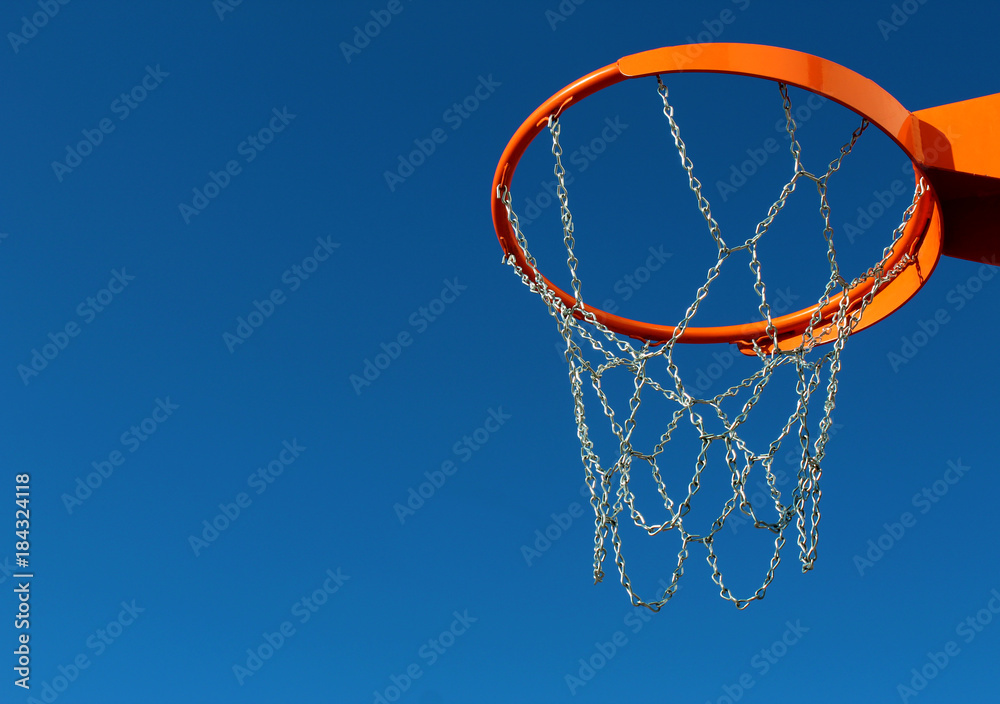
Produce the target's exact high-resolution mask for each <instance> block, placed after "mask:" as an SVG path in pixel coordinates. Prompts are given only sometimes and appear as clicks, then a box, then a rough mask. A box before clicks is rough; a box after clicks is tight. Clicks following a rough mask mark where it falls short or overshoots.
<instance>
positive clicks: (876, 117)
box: [491, 44, 1000, 354]
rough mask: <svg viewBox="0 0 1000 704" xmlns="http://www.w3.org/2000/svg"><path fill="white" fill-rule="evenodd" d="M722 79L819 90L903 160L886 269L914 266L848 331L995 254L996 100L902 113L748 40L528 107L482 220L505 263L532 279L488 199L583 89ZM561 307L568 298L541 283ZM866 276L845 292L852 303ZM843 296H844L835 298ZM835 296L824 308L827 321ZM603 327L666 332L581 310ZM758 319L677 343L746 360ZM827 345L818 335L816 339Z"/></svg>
mask: <svg viewBox="0 0 1000 704" xmlns="http://www.w3.org/2000/svg"><path fill="white" fill-rule="evenodd" d="M691 72H700V73H724V74H735V75H741V76H753V77H757V78H764V79H768V80H772V81H778V82H782V83H786V84H788V85H791V86H797V87H799V88H804V89H806V90H809V91H812V92H813V93H817V94H819V95H822V96H824V97H826V98H829V99H830V100H833V101H835V102H837V103H840V104H841V105H843V106H845V107H847V108H849V109H850V110H853V111H854V112H856V113H858V114H859V115H861V116H862V117H864V118H866V119H867V120H868V121H869V122H870V123H871V124H872V125H874V126H875V127H878V128H879V129H880V130H882V131H883V132H884V133H885V134H887V135H888V136H889V137H891V138H892V139H893V141H895V142H896V144H897V145H898V146H899V147H900V148H901V149H902V150H903V151H904V152H906V154H907V155H908V157H909V158H910V160H911V161H912V162H913V168H914V172H915V174H916V178H917V179H920V178H921V177H923V178H924V181H925V185H926V191H925V192H924V195H923V196H922V197H921V198H920V200H919V202H918V204H917V208H916V210H915V212H914V213H913V216H912V217H911V218H910V220H909V222H908V223H907V225H906V228H905V230H904V231H903V234H902V235H901V237H900V239H899V240H898V241H897V242H896V245H895V247H894V250H893V255H892V257H891V258H890V259H889V260H888V261H887V262H886V267H885V268H886V270H889V269H890V268H891V267H893V266H895V265H896V264H898V263H899V262H900V261H901V260H902V259H903V257H904V256H905V257H908V258H909V259H908V261H911V262H913V263H914V264H915V265H912V266H905V267H903V268H901V271H900V273H899V275H898V276H896V277H895V278H893V279H891V280H890V281H888V282H887V283H885V284H883V285H882V286H881V287H880V288H878V289H877V291H876V292H875V295H874V297H873V298H872V299H871V302H870V304H869V306H868V308H867V309H866V310H865V313H864V316H863V319H862V320H861V321H860V322H859V323H858V325H857V327H856V329H861V328H865V327H868V326H870V325H873V324H874V323H877V322H878V321H879V320H882V319H883V318H885V317H886V316H888V315H890V314H891V313H893V312H894V311H896V310H897V309H899V308H900V307H901V306H902V305H903V304H905V303H906V302H907V301H908V300H909V299H910V298H911V297H913V295H914V294H916V292H917V291H918V290H920V288H921V287H922V286H923V285H924V283H925V281H926V280H927V277H928V276H929V275H930V274H931V272H932V271H933V270H934V267H935V266H936V264H937V261H938V258H939V257H940V256H941V255H942V254H944V255H946V256H951V257H957V258H961V259H969V260H973V261H986V260H989V261H992V259H991V257H992V256H993V255H995V254H997V253H1000V224H998V223H1000V93H996V94H993V95H988V96H985V97H981V98H973V99H972V100H965V101H961V102H958V103H951V104H948V105H941V106H938V107H934V108H927V109H924V110H917V111H916V112H910V111H909V110H907V109H906V108H904V107H903V106H902V105H901V104H900V103H899V101H897V100H896V99H895V98H893V97H892V96H891V95H890V94H889V93H887V92H886V91H885V90H883V89H882V88H881V87H880V86H878V85H877V84H876V83H874V82H873V81H871V80H869V79H867V78H865V77H863V76H861V75H860V74H858V73H855V72H854V71H851V70H850V69H847V68H845V67H843V66H840V65H839V64H836V63H833V62H832V61H827V60H826V59H821V58H819V57H816V56H812V55H810V54H804V53H802V52H799V51H793V50H791V49H782V48H778V47H771V46H760V45H754V44H699V45H685V46H675V47H665V48H662V49H653V50H651V51H644V52H641V53H638V54H632V55H631V56H626V57H624V58H622V59H619V60H618V61H617V62H615V63H613V64H611V65H609V66H605V67H604V68H601V69H598V70H597V71H594V72H593V73H591V74H589V75H587V76H584V77H583V78H580V79H579V80H577V81H574V82H573V83H571V84H569V85H568V86H566V87H565V88H563V89H562V90H560V91H559V92H558V93H556V94H555V95H553V96H552V97H551V98H549V99H548V100H547V101H545V102H544V103H543V104H542V105H541V106H539V107H538V109H536V110H535V111H534V112H533V113H532V114H531V115H530V116H529V117H528V119H527V120H525V121H524V123H523V124H522V125H521V126H520V128H518V130H517V132H516V133H515V134H514V136H513V138H512V139H511V140H510V142H509V143H508V144H507V147H506V149H505V150H504V152H503V155H502V157H501V159H500V163H499V164H498V165H497V170H496V175H495V176H494V179H493V190H492V194H491V200H492V209H493V223H494V226H495V228H496V232H497V237H498V238H499V240H500V245H501V246H502V247H503V251H504V255H505V256H506V257H510V256H513V257H514V260H515V262H516V264H517V265H518V266H519V267H520V268H521V269H522V270H523V271H524V272H525V273H526V274H527V275H528V276H530V277H531V278H532V279H533V278H534V277H535V276H536V275H537V274H538V272H536V271H535V269H534V268H533V267H532V266H531V265H530V264H529V263H528V261H527V259H526V257H525V253H524V251H523V250H522V249H521V247H520V245H519V244H518V242H517V237H516V233H515V232H514V230H513V228H512V226H511V224H510V222H509V221H508V214H507V211H506V209H505V206H504V203H503V202H502V200H501V198H500V197H499V196H498V194H500V193H502V192H505V191H510V187H511V182H512V180H513V177H514V171H515V169H516V168H517V164H518V162H519V161H520V159H521V156H522V155H523V154H524V151H525V149H527V147H528V145H529V144H530V143H531V141H532V140H533V139H534V138H535V136H536V135H538V134H539V132H541V131H542V130H543V129H544V128H545V127H546V126H547V125H548V122H549V118H550V117H552V116H556V117H558V116H560V115H561V114H562V112H563V111H565V110H566V109H568V108H571V107H572V106H573V104H575V103H577V102H579V101H580V100H583V99H584V98H586V97H587V96H589V95H591V94H592V93H594V92H596V91H598V90H601V89H603V88H607V87H608V86H611V85H614V84H615V83H619V82H621V81H624V80H626V79H630V78H639V77H643V76H656V75H662V74H669V73H691ZM543 279H544V280H545V283H546V285H547V286H548V287H549V288H550V289H551V290H552V291H553V292H554V293H555V294H556V295H557V296H559V298H561V299H562V301H563V303H564V304H565V305H566V306H567V307H572V306H573V305H574V304H575V303H576V301H575V299H574V298H573V296H571V295H569V294H568V293H566V292H565V291H563V290H561V289H560V288H558V287H557V286H555V285H554V284H552V282H551V281H549V280H548V279H545V278H544V276H543ZM872 284H873V280H872V279H869V281H868V282H867V283H866V284H861V286H859V287H858V288H857V289H855V290H854V291H853V292H852V297H853V296H855V295H856V296H857V300H860V297H861V296H862V295H864V294H865V293H867V290H866V289H865V288H864V287H865V286H866V285H867V286H868V290H870V288H871V286H872ZM841 295H843V294H841ZM839 305H840V297H837V298H834V299H832V300H831V301H830V302H829V304H828V305H827V306H825V307H824V309H823V319H824V320H830V319H832V317H833V315H834V313H835V312H836V311H837V309H838V307H839ZM583 307H584V308H585V309H586V310H587V311H589V312H591V313H593V315H594V316H595V317H596V319H597V320H598V321H600V322H601V323H603V324H604V325H606V326H607V327H608V328H610V329H611V330H614V331H615V332H618V333H621V334H623V335H627V336H629V337H632V338H636V339H640V340H651V341H654V342H657V341H666V340H669V339H671V338H672V337H673V335H674V328H673V326H669V325H658V324H652V323H646V322H640V321H637V320H631V319H629V318H624V317H621V316H617V315H612V314H611V313H607V312H605V311H603V310H600V309H599V308H595V307H593V306H590V305H587V304H584V306H583ZM813 312H814V310H813V309H804V310H801V311H798V312H796V313H791V314H789V315H785V316H781V317H778V318H774V320H773V324H774V327H775V329H776V330H777V339H778V340H779V345H780V346H781V347H784V345H781V344H780V343H781V342H783V341H788V343H789V345H790V346H794V341H795V340H796V339H797V338H798V337H800V336H801V334H802V332H803V331H804V330H806V328H807V327H808V325H809V321H810V318H811V317H812V315H813ZM766 325H767V323H766V321H760V322H758V323H750V324H743V325H729V326H722V327H701V328H696V327H688V328H686V329H685V330H684V331H683V333H682V334H681V335H680V336H679V337H678V339H677V341H678V342H688V343H719V342H732V343H736V344H737V345H739V347H740V348H741V349H742V350H743V351H744V352H748V353H750V354H753V352H752V349H751V347H752V342H753V341H757V342H758V344H759V346H760V347H761V348H764V349H768V347H769V345H770V341H769V340H770V338H769V337H768V335H767V332H766ZM835 338H836V330H830V331H827V332H826V333H825V334H824V336H823V337H821V338H820V339H819V342H821V343H822V342H830V341H832V340H833V339H835Z"/></svg>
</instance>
